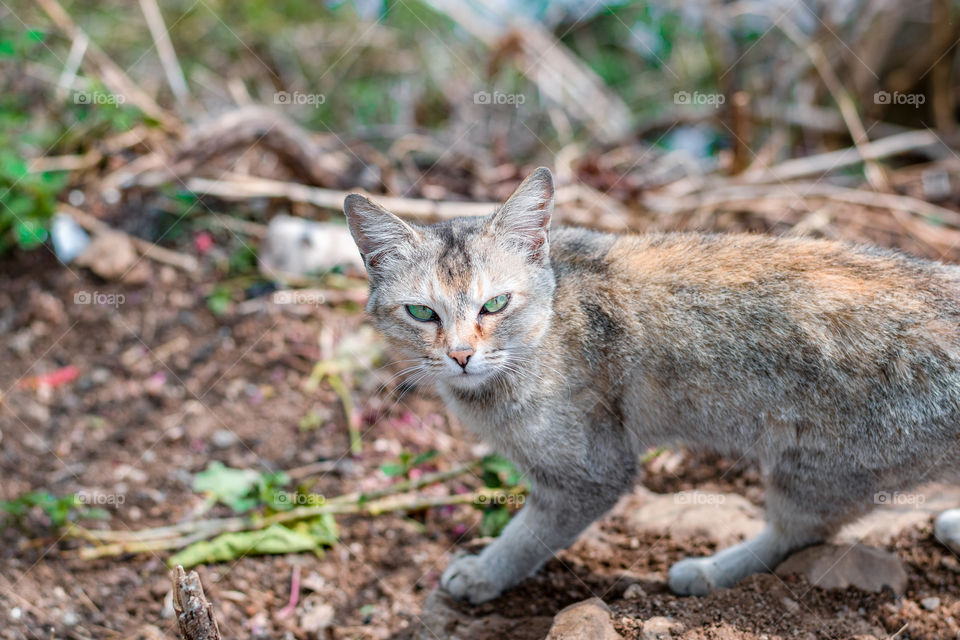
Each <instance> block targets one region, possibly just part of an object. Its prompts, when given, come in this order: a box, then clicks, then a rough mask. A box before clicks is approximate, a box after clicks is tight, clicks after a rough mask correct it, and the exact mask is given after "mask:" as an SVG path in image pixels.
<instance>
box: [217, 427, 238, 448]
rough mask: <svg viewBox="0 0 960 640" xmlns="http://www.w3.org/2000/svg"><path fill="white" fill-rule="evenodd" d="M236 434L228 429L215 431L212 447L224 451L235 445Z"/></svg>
mask: <svg viewBox="0 0 960 640" xmlns="http://www.w3.org/2000/svg"><path fill="white" fill-rule="evenodd" d="M238 439H239V438H237V434H235V433H234V432H233V431H230V430H228V429H217V430H216V431H215V432H214V434H213V446H215V447H217V448H219V449H226V448H227V447H231V446H233V445H234V444H236V442H237V440H238Z"/></svg>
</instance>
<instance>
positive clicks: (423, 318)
mask: <svg viewBox="0 0 960 640" xmlns="http://www.w3.org/2000/svg"><path fill="white" fill-rule="evenodd" d="M407 313H409V314H410V315H412V316H413V317H414V318H416V319H417V320H419V321H420V322H429V321H431V320H435V319H436V317H437V314H436V312H435V311H434V310H433V309H431V308H430V307H427V306H424V305H422V304H408V305H407Z"/></svg>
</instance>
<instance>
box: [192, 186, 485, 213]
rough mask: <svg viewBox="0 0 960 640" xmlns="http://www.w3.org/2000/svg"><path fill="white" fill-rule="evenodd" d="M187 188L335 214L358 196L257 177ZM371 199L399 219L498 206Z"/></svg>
mask: <svg viewBox="0 0 960 640" xmlns="http://www.w3.org/2000/svg"><path fill="white" fill-rule="evenodd" d="M187 188H188V189H190V190H191V191H193V192H194V193H200V194H205V195H211V196H216V197H218V198H223V199H225V200H246V199H249V198H285V199H287V200H291V201H293V202H305V203H307V204H312V205H314V206H316V207H320V208H321V209H334V210H336V211H341V210H343V200H344V198H346V197H347V196H348V195H349V194H351V193H356V192H354V191H339V190H336V189H322V188H320V187H309V186H307V185H305V184H300V183H298V182H282V181H280V180H268V179H266V178H258V177H256V176H231V177H230V178H229V179H221V180H210V179H208V178H190V179H189V180H187ZM368 195H369V197H370V198H371V199H373V200H376V201H377V203H379V204H380V205H382V206H383V207H384V208H386V209H388V210H389V211H391V212H393V213H395V214H397V215H400V216H407V217H410V218H419V219H424V220H429V219H448V218H456V217H459V216H478V215H488V214H490V213H493V212H494V211H495V210H496V208H497V207H498V206H499V205H498V204H497V203H496V202H450V201H439V200H424V199H419V198H398V197H394V196H382V195H375V194H374V195H370V194H368Z"/></svg>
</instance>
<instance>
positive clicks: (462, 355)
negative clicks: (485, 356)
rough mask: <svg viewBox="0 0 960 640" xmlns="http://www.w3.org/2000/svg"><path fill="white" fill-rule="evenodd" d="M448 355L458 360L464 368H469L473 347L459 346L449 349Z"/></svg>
mask: <svg viewBox="0 0 960 640" xmlns="http://www.w3.org/2000/svg"><path fill="white" fill-rule="evenodd" d="M447 355H448V356H450V357H451V358H453V359H454V360H456V361H457V364H459V365H460V366H461V367H463V368H464V369H466V368H467V362H468V361H469V360H470V356H472V355H473V349H472V348H471V347H457V348H456V349H455V350H453V351H448V352H447Z"/></svg>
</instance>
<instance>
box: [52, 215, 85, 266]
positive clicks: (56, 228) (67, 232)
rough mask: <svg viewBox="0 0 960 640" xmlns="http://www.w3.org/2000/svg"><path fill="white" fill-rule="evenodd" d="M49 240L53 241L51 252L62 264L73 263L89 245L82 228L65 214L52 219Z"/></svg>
mask: <svg viewBox="0 0 960 640" xmlns="http://www.w3.org/2000/svg"><path fill="white" fill-rule="evenodd" d="M50 238H51V239H52V240H53V251H54V252H55V253H56V254H57V257H58V258H60V261H61V262H63V263H64V264H70V263H71V262H73V259H74V258H76V257H77V256H79V255H80V254H81V253H83V252H84V250H86V248H87V245H89V244H90V236H89V235H87V232H86V231H84V230H83V227H81V226H80V225H79V224H77V221H76V220H74V219H73V218H71V217H70V216H68V215H67V214H65V213H58V214H57V215H55V216H54V217H53V224H52V225H51V226H50Z"/></svg>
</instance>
